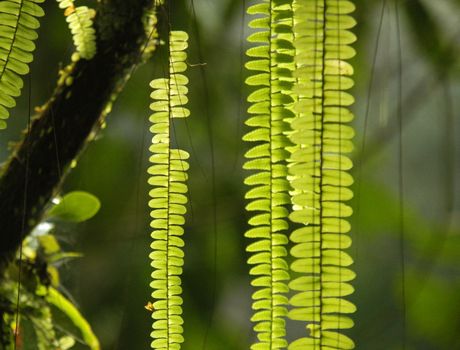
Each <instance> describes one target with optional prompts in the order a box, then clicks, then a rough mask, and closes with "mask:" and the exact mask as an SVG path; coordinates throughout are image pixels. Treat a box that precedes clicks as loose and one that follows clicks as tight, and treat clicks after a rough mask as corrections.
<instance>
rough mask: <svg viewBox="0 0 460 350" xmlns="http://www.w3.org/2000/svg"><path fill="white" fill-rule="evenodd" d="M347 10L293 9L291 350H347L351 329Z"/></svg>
mask: <svg viewBox="0 0 460 350" xmlns="http://www.w3.org/2000/svg"><path fill="white" fill-rule="evenodd" d="M353 10H354V6H353V4H352V3H351V2H350V1H347V0H296V1H295V2H294V14H295V17H294V19H295V26H294V36H295V40H294V44H295V48H296V59H295V63H296V71H295V77H296V84H295V89H294V90H295V93H296V99H297V102H296V103H295V105H294V111H295V113H296V117H295V119H294V120H293V121H292V123H291V127H292V130H293V131H292V133H291V135H290V139H291V141H292V142H293V143H294V144H295V147H294V151H293V152H292V156H291V161H292V163H291V165H290V167H289V174H290V180H291V185H292V187H293V192H292V195H293V197H292V200H293V212H292V213H291V215H290V218H291V220H292V221H293V222H295V223H298V224H300V225H301V227H300V228H298V229H296V230H295V231H294V232H293V233H292V234H291V236H290V239H291V241H292V242H293V244H294V246H293V248H292V250H291V255H292V256H293V257H294V259H295V260H294V262H293V263H292V265H291V270H292V271H293V272H294V273H295V274H296V278H295V279H294V280H293V281H292V282H291V283H290V284H289V286H290V289H291V290H293V291H295V295H294V296H293V297H292V298H291V299H290V305H291V306H292V309H291V310H290V312H289V317H290V318H291V319H293V320H299V321H304V322H306V327H307V336H306V337H302V338H300V339H297V340H295V341H294V342H292V343H291V344H290V346H289V349H290V350H306V349H353V348H354V343H353V341H352V340H351V339H350V338H349V337H347V336H346V335H344V334H343V333H342V331H343V330H344V329H348V328H351V327H353V321H352V319H351V318H350V317H349V316H348V315H349V314H351V313H353V312H355V310H356V308H355V306H354V305H353V304H352V303H350V302H349V301H347V300H346V299H344V297H346V296H348V295H350V294H351V293H353V290H354V289H353V287H352V286H351V285H350V284H349V282H350V281H351V280H353V279H354V277H355V274H354V272H353V271H352V270H350V269H349V266H350V265H351V264H352V263H353V260H352V258H351V257H350V256H349V255H348V254H347V253H346V252H345V251H344V249H346V248H349V247H350V245H351V239H350V237H349V236H348V235H347V233H348V232H349V231H350V224H349V222H348V221H347V219H346V218H347V217H349V216H350V215H351V214H352V209H351V207H349V206H348V205H346V204H345V202H346V201H348V200H350V199H351V198H352V196H353V193H352V192H351V190H350V189H349V188H348V187H349V186H350V185H351V184H352V182H353V178H352V177H351V175H350V174H349V173H348V171H349V170H350V169H351V167H352V163H351V160H350V158H348V157H347V156H346V155H345V154H346V153H349V152H351V151H352V149H353V143H352V141H351V139H352V138H353V136H354V131H353V128H352V127H350V126H348V125H347V123H349V122H350V121H351V120H352V119H353V115H352V114H351V112H350V111H349V110H348V108H347V107H348V106H350V105H351V104H352V103H353V102H354V99H353V97H352V96H351V95H350V94H348V93H347V92H345V90H348V89H350V88H351V87H352V86H353V80H352V79H351V78H350V75H351V74H352V73H353V68H352V67H351V65H350V64H348V63H347V62H346V61H345V60H346V59H349V58H351V57H353V56H354V54H355V52H354V50H353V49H352V48H351V47H350V46H349V45H350V44H351V43H353V42H354V41H355V36H354V35H353V34H352V33H351V32H350V31H349V30H348V29H350V28H352V27H353V26H354V25H355V21H354V19H353V18H352V17H350V16H349V13H351V12H352V11H353Z"/></svg>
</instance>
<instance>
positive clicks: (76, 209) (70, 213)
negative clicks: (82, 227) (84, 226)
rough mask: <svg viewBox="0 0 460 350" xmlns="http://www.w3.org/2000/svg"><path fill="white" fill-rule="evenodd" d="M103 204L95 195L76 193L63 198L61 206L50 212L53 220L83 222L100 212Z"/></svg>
mask: <svg viewBox="0 0 460 350" xmlns="http://www.w3.org/2000/svg"><path fill="white" fill-rule="evenodd" d="M100 207H101V203H100V201H99V199H98V198H97V197H95V196H94V195H92V194H90V193H88V192H83V191H75V192H70V193H68V194H66V195H65V196H64V197H62V199H61V201H60V202H59V204H57V205H55V206H54V207H52V208H51V209H50V210H49V212H48V215H47V216H48V217H49V218H51V219H60V220H64V221H71V222H82V221H86V220H88V219H91V218H92V217H93V216H94V215H96V213H97V212H98V211H99V209H100Z"/></svg>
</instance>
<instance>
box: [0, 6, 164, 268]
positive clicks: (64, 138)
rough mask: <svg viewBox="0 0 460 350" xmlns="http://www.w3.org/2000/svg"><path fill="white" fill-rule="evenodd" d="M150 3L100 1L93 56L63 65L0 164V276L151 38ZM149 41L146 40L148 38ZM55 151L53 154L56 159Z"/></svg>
mask: <svg viewBox="0 0 460 350" xmlns="http://www.w3.org/2000/svg"><path fill="white" fill-rule="evenodd" d="M159 3H160V1H157V0H102V1H101V2H100V3H99V8H98V11H97V17H96V19H95V28H96V31H97V50H98V51H97V54H96V56H95V57H94V58H93V59H91V60H89V61H87V60H83V59H81V60H78V61H77V62H75V63H74V64H72V65H71V66H69V69H68V72H67V73H64V74H66V76H65V79H60V80H59V82H58V86H57V87H56V89H55V91H54V93H53V95H52V96H51V98H50V99H49V101H48V102H47V104H46V105H45V106H44V107H43V109H42V110H41V111H40V112H39V114H38V115H37V116H36V117H34V118H33V120H32V122H31V124H30V127H29V130H28V131H26V132H25V133H24V136H23V139H22V141H21V142H20V143H19V144H18V146H17V147H16V149H15V150H14V151H13V153H12V155H11V157H10V159H9V160H8V162H7V163H6V164H5V165H4V168H3V169H2V173H1V177H0V276H1V275H2V274H3V272H4V270H5V267H6V266H7V265H8V263H9V262H10V261H11V260H12V259H13V257H14V254H15V252H16V251H17V249H18V248H19V246H20V244H21V241H22V239H23V238H24V237H25V236H26V235H27V234H29V233H30V231H31V230H32V228H33V227H34V226H35V225H36V224H37V222H39V221H40V219H41V217H42V216H43V213H44V210H45V208H46V205H47V203H48V202H49V201H50V199H52V197H53V196H55V195H56V193H57V191H58V189H59V187H60V184H61V183H62V181H63V179H64V177H65V175H66V173H67V172H68V169H69V166H70V164H71V162H72V161H73V160H74V159H75V158H76V157H78V155H79V154H80V152H81V151H82V149H83V148H84V147H85V145H86V144H87V143H88V142H89V141H90V140H91V139H92V138H93V137H94V135H95V133H96V132H97V131H98V129H99V126H100V125H101V123H102V122H103V119H104V117H105V115H106V112H107V109H108V108H109V106H110V104H111V103H112V102H113V99H114V98H115V96H116V95H117V93H118V92H119V91H120V90H121V89H122V87H123V86H124V84H125V82H126V80H127V79H128V78H129V76H130V73H131V72H132V70H133V68H134V67H135V66H136V65H137V64H138V63H139V61H140V57H141V56H142V54H143V52H144V51H143V50H144V48H145V47H146V43H147V41H148V40H149V39H152V36H151V35H149V33H148V31H146V28H145V20H146V16H147V14H148V13H150V11H151V10H152V9H154V7H156V6H159V5H158V4H159ZM149 36H150V38H149ZM56 150H57V151H58V155H59V156H58V157H56V154H57V153H56Z"/></svg>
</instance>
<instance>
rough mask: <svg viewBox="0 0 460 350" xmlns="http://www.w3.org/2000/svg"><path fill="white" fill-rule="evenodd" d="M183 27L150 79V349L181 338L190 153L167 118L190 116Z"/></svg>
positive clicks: (174, 345) (174, 346)
mask: <svg viewBox="0 0 460 350" xmlns="http://www.w3.org/2000/svg"><path fill="white" fill-rule="evenodd" d="M187 40H188V36H187V33H185V32H182V31H172V32H171V33H170V37H169V57H170V62H169V79H155V80H153V81H152V82H151V83H150V86H151V87H152V88H153V92H152V94H151V95H150V96H151V97H152V99H153V102H152V104H151V105H150V109H151V110H152V111H153V114H152V115H151V117H150V121H151V123H152V126H151V128H150V131H151V132H152V133H153V134H154V136H153V138H152V145H151V147H150V151H151V154H152V155H151V157H150V162H151V163H152V166H150V168H149V170H148V172H149V174H150V175H151V177H150V179H149V184H150V185H152V186H153V189H152V190H151V191H150V196H151V198H152V199H151V200H150V202H149V206H150V208H151V209H152V211H151V217H152V219H153V220H152V222H151V227H152V228H153V233H152V238H153V243H152V246H151V247H152V250H153V251H152V253H151V254H150V258H151V259H152V267H153V268H154V271H153V273H152V279H153V281H152V283H151V287H152V288H153V289H154V291H153V293H152V298H153V300H154V302H153V310H152V317H153V319H154V322H153V331H152V334H151V335H152V338H153V342H152V344H151V346H152V348H153V349H180V346H181V343H183V341H184V338H183V336H182V333H183V319H182V296H181V295H182V287H181V277H180V276H181V275H182V266H183V264H184V252H183V250H182V248H183V246H184V241H183V239H182V238H181V237H182V235H183V234H184V229H183V227H182V226H183V225H184V223H185V219H184V215H185V213H186V207H185V205H186V204H187V196H186V194H187V185H186V181H187V170H188V168H189V165H188V163H187V161H186V160H187V159H188V158H189V154H188V153H187V152H186V151H183V150H180V149H172V148H171V134H170V133H171V129H172V125H171V122H172V121H171V119H173V118H184V117H188V116H189V114H190V112H189V110H188V109H186V108H185V107H184V105H185V104H186V103H187V102H188V99H187V92H188V89H187V84H188V79H187V77H186V76H185V75H184V74H183V73H184V72H185V70H186V68H187V64H186V63H185V61H186V58H187V55H186V53H185V51H184V50H185V49H186V48H187V45H188V44H187Z"/></svg>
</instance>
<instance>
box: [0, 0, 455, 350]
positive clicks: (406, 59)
mask: <svg viewBox="0 0 460 350" xmlns="http://www.w3.org/2000/svg"><path fill="white" fill-rule="evenodd" d="M83 2H84V1H82V3H83ZM86 3H87V4H89V5H94V1H86ZM194 3H195V11H196V18H195V17H194V16H193V11H192V9H191V6H190V3H189V2H181V1H180V2H172V10H171V14H172V17H171V21H172V23H171V25H172V27H173V28H174V29H181V30H188V31H189V33H190V37H191V49H190V53H189V63H190V64H191V67H190V68H189V76H190V80H191V85H190V95H189V97H190V100H191V103H190V109H191V111H192V116H191V118H189V119H188V121H187V123H184V122H183V121H180V122H177V125H176V128H177V140H176V143H177V145H179V146H180V147H181V148H184V149H187V150H189V151H190V152H191V154H192V156H191V161H190V163H191V171H190V181H189V187H190V203H191V205H190V210H189V215H188V223H187V225H186V226H187V227H186V236H185V238H186V265H185V269H184V280H183V284H184V299H185V309H184V317H185V322H186V326H185V337H186V343H185V344H184V347H183V348H184V349H201V348H204V347H203V343H204V339H205V337H206V338H207V341H206V342H207V344H206V349H221V350H226V349H237V350H238V349H247V348H248V346H249V344H250V342H252V341H253V333H252V331H251V324H250V322H249V318H250V314H251V308H250V305H251V300H250V296H251V288H250V285H249V278H248V276H247V274H248V270H249V269H248V267H247V265H246V263H245V260H246V259H247V254H246V253H245V251H244V249H245V245H246V244H247V243H248V241H247V240H246V239H244V237H243V234H244V231H245V230H246V228H247V224H246V222H247V214H246V213H245V212H244V206H245V201H244V192H245V191H246V188H245V187H244V186H243V184H242V181H243V179H244V176H245V175H246V174H245V173H244V172H243V171H242V170H241V165H242V162H243V154H244V152H245V150H246V148H247V145H245V144H243V142H242V141H241V136H242V135H243V134H244V132H245V131H246V130H247V128H246V127H245V126H244V124H243V121H244V119H245V117H246V114H245V110H246V108H247V105H246V103H245V101H244V99H245V96H246V95H247V93H248V91H247V88H245V87H243V82H244V79H245V76H246V72H245V71H244V70H243V69H242V64H243V63H244V62H245V56H244V51H245V49H246V48H247V44H246V43H245V41H244V38H245V37H246V36H247V34H248V33H249V31H248V30H247V29H246V28H245V22H247V21H248V18H247V16H244V6H245V4H244V3H243V2H242V1H235V0H219V1H211V0H195V1H194ZM251 3H253V2H250V1H247V3H246V5H249V4H251ZM356 5H357V11H356V13H355V17H356V19H357V20H358V23H359V25H358V26H357V28H356V29H355V31H354V32H355V33H356V34H357V36H358V41H357V43H356V45H355V48H356V49H357V52H358V55H357V56H356V58H355V59H354V62H353V63H354V66H355V80H356V85H355V88H354V95H355V97H356V104H355V105H354V106H353V111H354V112H355V115H356V119H355V122H354V125H355V128H356V133H357V136H356V138H355V142H356V150H355V153H354V154H353V158H354V160H355V165H356V166H355V168H354V176H355V185H354V191H355V198H354V200H353V206H354V210H355V214H354V216H353V219H352V221H353V228H354V229H353V232H352V236H353V240H354V243H353V247H352V249H351V250H350V252H351V254H352V255H353V257H354V259H355V265H354V269H355V271H356V272H357V275H358V277H357V279H356V281H355V282H354V285H355V287H356V292H355V294H354V295H353V296H352V299H353V301H354V302H355V304H356V305H357V307H358V312H357V313H356V315H355V316H354V319H355V321H356V326H355V328H354V329H353V330H352V331H351V332H350V334H351V336H352V338H353V339H354V340H355V341H356V343H357V348H358V349H364V350H366V349H373V350H379V349H402V345H401V344H402V339H403V335H402V329H403V328H402V325H403V316H402V310H403V300H402V270H401V266H402V261H401V245H404V248H405V254H404V256H405V269H404V280H405V287H406V302H405V308H406V337H407V347H406V349H407V350H411V349H417V350H443V349H446V350H454V349H460V337H459V334H460V206H459V201H460V200H459V194H460V187H459V184H458V179H459V174H460V164H459V157H460V141H459V137H458V132H459V130H460V118H459V115H458V110H459V107H460V106H459V97H460V79H459V77H460V74H459V73H460V64H459V58H458V57H459V49H460V41H459V39H458V38H459V35H458V34H459V31H460V23H459V18H460V1H458V0H435V1H432V0H407V1H400V6H399V11H398V12H396V11H395V3H394V2H393V1H386V2H383V1H380V0H379V1H378V0H373V1H369V0H359V1H358V0H356ZM45 7H46V10H47V17H46V18H45V19H44V20H43V21H42V27H41V29H40V40H39V42H38V49H37V51H36V59H35V62H34V63H33V64H32V77H31V83H32V87H31V91H32V96H31V98H32V102H33V105H34V106H36V105H40V104H43V103H44V102H45V101H46V99H47V97H48V96H50V94H51V92H52V90H53V88H54V85H55V83H56V81H57V73H58V69H59V67H60V65H63V64H66V63H67V62H68V59H69V56H70V54H71V53H72V50H73V48H72V44H71V38H70V35H69V33H68V31H67V29H66V24H65V20H64V18H63V16H62V14H61V11H60V10H59V9H58V8H57V6H56V4H55V3H53V2H47V3H46V5H45ZM398 16H399V19H400V21H399V23H400V26H399V30H398V25H397V18H398ZM195 19H196V21H195ZM379 28H380V29H379ZM196 29H198V33H199V36H197V30H196ZM162 30H163V31H164V28H163V29H162ZM399 42H400V43H401V46H400V48H401V55H402V75H401V74H400V71H399V69H398V66H399V44H398V43H399ZM374 56H375V57H376V58H375V59H374ZM200 57H201V58H200ZM195 64H201V65H196V66H195ZM164 67H165V64H164V50H163V53H162V54H159V55H156V56H155V57H154V58H153V59H152V61H151V62H148V63H147V64H145V65H144V66H142V67H140V68H139V69H138V70H137V71H136V73H135V74H134V76H133V77H132V79H131V81H130V82H129V83H128V85H127V86H126V88H125V90H124V91H123V93H122V94H121V95H120V97H119V99H118V102H117V103H116V105H115V108H114V111H113V113H112V114H111V115H110V116H109V118H108V123H107V128H106V129H105V130H104V131H103V132H102V133H101V134H100V136H99V138H98V140H97V141H95V142H93V144H91V145H90V146H89V147H88V149H87V150H86V151H85V152H84V154H83V156H82V157H81V159H80V161H79V162H78V165H77V167H76V168H75V169H74V170H73V171H72V173H71V174H70V176H69V177H68V179H67V180H66V182H65V185H64V189H63V190H64V192H67V191H71V190H84V191H88V192H91V193H93V194H95V195H96V196H97V197H99V198H100V200H101V201H102V209H101V211H100V212H99V214H98V215H97V216H96V217H95V218H93V219H92V220H90V221H88V222H86V223H84V224H79V225H75V226H72V225H61V226H59V227H58V236H59V239H60V240H61V241H62V242H63V244H64V245H65V247H67V248H68V249H72V250H78V251H80V252H82V253H83V254H84V256H85V257H84V258H83V259H79V260H76V261H72V262H70V263H68V264H67V265H65V266H64V267H63V268H62V270H61V276H62V283H63V286H64V287H65V289H66V290H67V291H68V292H69V293H70V294H71V295H72V296H73V298H74V299H75V300H76V301H77V303H78V305H79V306H80V308H81V310H82V312H83V313H84V315H86V316H87V318H88V320H89V321H90V323H91V324H92V326H93V328H94V330H95V332H96V333H97V335H98V336H99V337H100V340H101V343H102V348H103V349H104V350H105V349H107V350H109V349H110V350H115V349H122V350H124V349H135V350H137V349H139V350H140V349H148V348H149V343H150V339H149V333H150V328H151V319H150V314H149V312H148V311H147V310H145V309H144V305H145V304H146V303H147V302H148V301H149V300H150V296H149V295H150V292H151V291H150V288H149V282H150V272H151V268H150V262H149V258H148V255H149V252H150V248H149V245H150V240H151V239H150V229H149V225H148V224H149V210H148V207H147V201H148V190H149V188H148V186H147V184H146V182H147V175H146V168H147V166H148V151H147V149H148V145H149V142H150V137H151V136H150V135H149V132H148V120H147V118H148V116H149V110H148V104H149V97H148V96H149V93H150V88H149V87H148V82H149V81H150V80H151V79H153V78H157V77H161V76H162V75H163V71H164ZM203 72H204V73H205V81H204V80H203V76H202V73H203ZM26 80H27V79H26ZM400 82H401V83H402V88H403V94H402V104H401V105H400V106H399V102H398V101H399V98H398V96H399V94H398V86H399V83H400ZM24 91H27V90H26V89H25V90H24ZM90 98H91V96H88V99H90ZM398 110H399V111H401V116H402V120H403V124H404V128H403V132H402V158H401V162H400V156H399V155H400V150H401V148H400V147H399V145H400V142H399V141H400V140H399V138H398ZM26 113H27V94H24V95H23V96H22V97H21V98H20V100H19V103H18V107H17V108H16V109H15V110H14V111H13V112H12V117H11V119H10V122H9V127H8V129H7V130H6V132H5V131H2V133H1V134H0V151H1V159H3V160H4V159H6V157H7V154H8V153H7V146H8V143H9V142H14V141H16V140H18V138H19V135H20V130H21V129H24V127H25V123H26V120H27V117H26ZM366 116H367V117H368V118H366ZM209 120H210V121H211V122H210V123H209V122H208V121H209ZM365 120H367V122H366V121H365ZM365 126H366V128H365ZM213 156H214V162H213V160H212V157H213ZM213 163H214V169H212V164H213ZM213 172H214V173H215V192H214V193H213V187H212V174H213ZM401 179H402V183H403V188H402V191H401V190H400V186H399V184H400V180H401ZM401 200H402V208H403V210H401ZM214 213H215V218H216V226H217V231H215V230H214ZM401 222H402V223H403V225H401ZM401 226H403V234H401ZM211 318H212V322H211V323H210V319H211ZM288 326H289V338H293V337H295V336H296V334H299V333H300V332H303V330H302V327H299V326H298V325H295V324H293V323H291V322H288ZM83 348H84V347H81V349H83Z"/></svg>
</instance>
